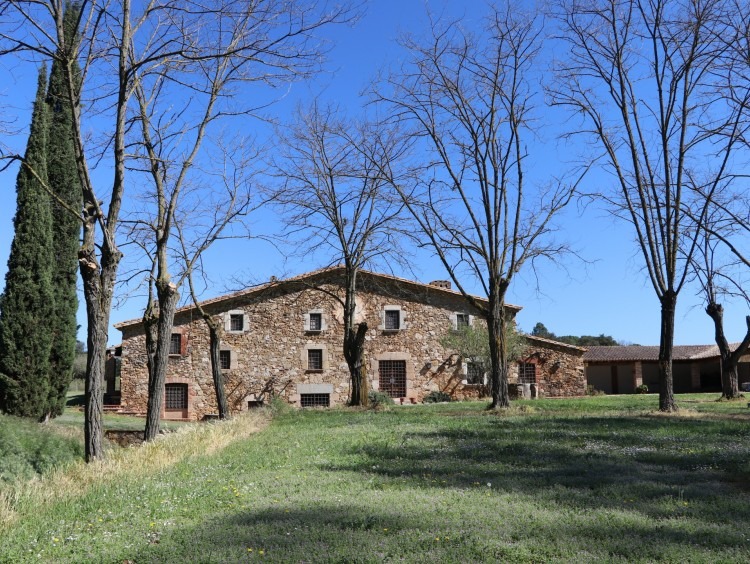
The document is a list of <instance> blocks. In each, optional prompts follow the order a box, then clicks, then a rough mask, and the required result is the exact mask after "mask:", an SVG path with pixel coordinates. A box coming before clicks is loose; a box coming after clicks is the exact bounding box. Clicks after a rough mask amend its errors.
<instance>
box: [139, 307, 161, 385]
mask: <svg viewBox="0 0 750 564" xmlns="http://www.w3.org/2000/svg"><path fill="white" fill-rule="evenodd" d="M158 325H159V315H158V313H157V312H156V309H155V308H154V302H153V300H152V299H149V301H148V305H147V306H146V309H145V310H144V312H143V331H144V334H145V337H146V367H147V368H148V377H149V379H151V374H153V373H154V370H156V347H157V345H158V344H159V326H158Z"/></svg>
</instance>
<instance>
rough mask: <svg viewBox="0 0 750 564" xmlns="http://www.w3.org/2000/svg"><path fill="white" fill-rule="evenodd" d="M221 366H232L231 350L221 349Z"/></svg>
mask: <svg viewBox="0 0 750 564" xmlns="http://www.w3.org/2000/svg"><path fill="white" fill-rule="evenodd" d="M219 366H220V367H221V369H222V370H229V369H230V368H232V353H231V352H230V351H219Z"/></svg>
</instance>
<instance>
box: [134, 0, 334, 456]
mask: <svg viewBox="0 0 750 564" xmlns="http://www.w3.org/2000/svg"><path fill="white" fill-rule="evenodd" d="M196 8H197V7H196ZM207 8H208V7H207V6H203V9H202V11H201V13H200V25H201V26H202V27H203V28H204V29H203V30H202V31H201V32H200V37H201V38H204V40H205V42H206V43H205V45H202V46H200V48H197V49H196V53H197V54H198V56H197V57H173V58H171V59H169V60H166V61H164V62H162V63H161V64H160V65H158V66H156V67H154V68H147V69H144V70H143V72H142V73H140V74H139V75H138V81H137V83H136V86H135V88H134V97H135V100H136V102H137V110H136V111H135V117H134V121H135V122H136V124H137V127H136V129H137V134H134V135H133V137H134V142H133V145H134V147H135V150H136V153H137V154H136V158H137V162H138V163H143V170H144V171H146V174H147V175H148V176H149V177H150V181H151V184H152V186H153V193H152V200H153V209H152V210H151V212H150V213H151V214H152V216H151V220H150V221H148V222H147V223H148V225H149V228H150V230H151V232H152V237H153V248H154V256H153V258H154V260H155V264H156V267H155V279H154V286H155V294H156V298H157V299H156V301H154V300H153V299H152V297H153V295H154V294H153V292H151V291H149V302H148V304H147V307H146V310H145V313H144V317H143V321H144V326H145V329H146V348H147V350H149V351H150V352H152V353H153V354H152V355H151V354H150V355H149V362H148V366H149V394H148V407H147V415H146V429H145V433H144V439H145V440H147V441H148V440H152V439H154V438H155V437H156V436H157V434H158V432H159V422H160V417H161V408H162V403H163V399H164V381H165V378H166V372H167V361H168V358H169V347H170V336H171V333H172V325H173V319H174V312H175V309H176V307H177V302H178V300H179V293H178V289H179V287H180V286H181V284H182V281H183V280H184V278H185V276H187V275H188V274H189V273H190V272H191V271H192V265H193V264H194V263H195V260H196V258H197V257H196V253H197V254H198V255H200V254H201V253H202V252H204V251H205V250H206V248H207V246H208V244H210V243H211V242H212V241H213V240H214V239H215V237H216V236H218V234H221V233H222V232H223V231H224V228H225V227H226V226H227V224H228V222H230V221H231V220H233V219H236V218H237V217H238V216H240V215H244V214H245V213H247V211H248V208H249V207H250V204H251V202H252V197H251V196H250V195H249V194H248V193H247V191H246V189H239V190H238V188H237V187H236V186H233V187H232V188H231V189H230V190H229V191H228V197H227V198H226V199H225V200H226V202H227V204H228V208H227V209H226V213H224V214H223V215H222V216H221V217H220V218H218V219H217V222H216V223H214V224H213V225H211V226H210V228H209V229H208V231H207V234H205V235H203V236H201V237H199V239H200V240H201V241H202V242H203V243H202V244H199V245H198V248H197V249H194V252H193V256H192V257H190V258H189V259H188V260H187V263H186V265H187V266H186V268H184V270H183V272H182V275H180V276H178V277H177V278H175V279H172V277H171V275H170V267H169V243H170V237H171V234H172V227H173V223H174V221H175V214H176V213H177V209H178V205H179V204H180V203H181V196H182V193H183V188H184V186H185V184H186V183H187V182H188V181H189V180H190V179H191V177H192V176H194V175H195V173H196V172H197V174H202V173H203V172H204V171H202V170H200V168H196V160H197V159H199V158H200V155H201V151H202V147H203V145H204V142H205V141H207V139H206V136H207V134H208V133H209V129H210V128H212V127H216V124H217V122H218V121H219V120H221V119H222V118H228V117H231V118H232V119H233V120H238V119H241V118H242V117H243V116H248V115H251V114H252V112H253V111H255V110H256V105H257V99H256V100H255V103H254V104H253V103H250V100H253V98H251V97H249V96H247V97H246V98H245V99H246V100H248V101H247V102H244V103H243V102H242V101H239V100H237V99H236V94H237V92H238V90H237V89H238V88H239V87H241V85H242V84H243V83H248V82H257V81H263V82H264V83H265V84H270V85H272V86H273V85H277V84H280V83H282V82H283V83H287V82H289V81H290V80H293V79H296V78H300V77H304V76H309V75H310V74H311V73H312V72H314V71H315V70H316V69H317V67H318V65H317V62H318V61H319V60H320V57H321V49H320V47H321V46H320V44H319V43H318V42H310V41H309V33H311V32H312V31H313V30H315V29H316V28H319V27H321V26H323V25H325V24H328V23H333V22H336V21H343V19H344V16H345V15H346V12H345V11H343V9H337V10H335V11H333V12H331V13H327V12H323V13H321V14H314V13H310V14H307V15H305V14H304V13H303V7H302V6H298V5H297V4H296V3H289V2H257V3H250V4H247V3H232V2H226V1H224V2H220V3H218V4H217V5H216V6H213V7H212V8H211V9H207ZM196 15H197V12H196ZM207 29H211V30H213V31H214V32H213V33H207V32H206V30H207ZM190 31H193V30H190V29H189V28H186V29H185V30H184V32H185V33H187V32H190ZM181 99H183V100H185V101H184V103H183V106H182V107H181V108H180V107H177V104H176V100H181ZM222 134H224V133H223V132H222ZM245 145H246V144H245V143H243V144H242V146H243V148H245ZM222 162H223V161H222ZM234 172H237V171H236V169H235V171H234ZM228 180H230V181H231V179H228ZM193 203H195V202H193ZM235 206H236V207H235ZM200 208H201V206H200V204H197V206H194V208H193V209H195V210H199V209H200ZM192 217H194V216H192ZM187 230H188V229H187V226H186V225H185V224H184V223H183V228H182V232H183V233H185V232H186V231H187ZM178 266H179V265H178ZM210 326H211V323H209V327H210ZM214 349H215V350H214ZM212 351H213V352H215V353H216V361H217V362H216V366H215V367H214V373H215V374H216V370H219V368H218V342H216V343H215V347H212ZM219 373H220V371H219ZM219 399H221V398H219ZM223 408H224V409H223V412H224V415H225V416H226V414H227V409H226V402H224V405H223ZM221 411H222V410H221V409H220V412H221Z"/></svg>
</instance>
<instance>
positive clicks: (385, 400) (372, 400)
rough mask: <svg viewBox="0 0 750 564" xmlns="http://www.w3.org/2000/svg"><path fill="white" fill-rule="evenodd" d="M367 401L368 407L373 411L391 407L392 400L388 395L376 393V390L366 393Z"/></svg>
mask: <svg viewBox="0 0 750 564" xmlns="http://www.w3.org/2000/svg"><path fill="white" fill-rule="evenodd" d="M367 401H368V403H369V404H370V407H371V408H373V409H378V408H381V407H385V406H387V405H393V398H392V397H391V396H389V395H388V394H384V393H383V392H378V391H376V390H370V391H369V392H368V394H367Z"/></svg>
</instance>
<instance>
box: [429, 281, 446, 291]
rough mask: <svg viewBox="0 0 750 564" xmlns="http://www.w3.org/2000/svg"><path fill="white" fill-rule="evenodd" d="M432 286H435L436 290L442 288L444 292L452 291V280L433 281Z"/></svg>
mask: <svg viewBox="0 0 750 564" xmlns="http://www.w3.org/2000/svg"><path fill="white" fill-rule="evenodd" d="M430 286H435V288H440V289H442V290H450V289H451V281H450V280H433V281H432V282H430Z"/></svg>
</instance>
